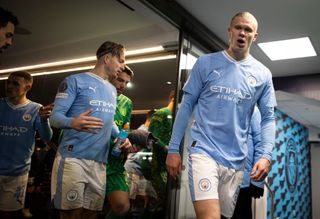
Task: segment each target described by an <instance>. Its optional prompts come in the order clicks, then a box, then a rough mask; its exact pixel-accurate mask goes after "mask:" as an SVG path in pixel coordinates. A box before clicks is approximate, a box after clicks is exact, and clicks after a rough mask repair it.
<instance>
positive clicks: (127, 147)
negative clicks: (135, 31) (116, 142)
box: [119, 138, 133, 153]
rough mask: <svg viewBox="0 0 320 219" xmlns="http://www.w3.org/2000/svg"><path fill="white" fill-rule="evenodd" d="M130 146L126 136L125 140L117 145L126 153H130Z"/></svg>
mask: <svg viewBox="0 0 320 219" xmlns="http://www.w3.org/2000/svg"><path fill="white" fill-rule="evenodd" d="M132 147H133V146H132V144H131V142H130V140H129V139H128V138H126V140H125V141H124V142H123V143H122V144H121V145H120V146H119V148H120V149H121V150H123V151H127V152H128V153H131V151H130V150H131V149H133V148H132Z"/></svg>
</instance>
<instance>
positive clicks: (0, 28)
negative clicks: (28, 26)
mask: <svg viewBox="0 0 320 219" xmlns="http://www.w3.org/2000/svg"><path fill="white" fill-rule="evenodd" d="M18 25H19V21H18V18H17V17H16V16H15V15H13V14H12V12H10V11H8V10H5V9H3V8H1V7H0V53H2V52H3V51H4V50H5V49H7V48H8V47H9V46H11V45H12V38H13V35H14V29H15V27H16V26H18Z"/></svg>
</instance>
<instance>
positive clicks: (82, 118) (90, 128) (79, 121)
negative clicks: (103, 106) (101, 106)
mask: <svg viewBox="0 0 320 219" xmlns="http://www.w3.org/2000/svg"><path fill="white" fill-rule="evenodd" d="M92 111H93V110H92V109H89V110H87V111H86V112H84V113H81V114H80V115H79V116H78V117H75V118H74V119H73V120H72V121H71V128H73V129H75V130H77V131H79V132H89V133H93V134H96V133H97V132H98V130H99V129H101V128H102V127H103V121H102V120H101V119H99V118H96V117H92V116H89V115H90V113H91V112H92Z"/></svg>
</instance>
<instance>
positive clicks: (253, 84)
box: [247, 75, 257, 87]
mask: <svg viewBox="0 0 320 219" xmlns="http://www.w3.org/2000/svg"><path fill="white" fill-rule="evenodd" d="M247 81H248V84H249V85H250V86H251V87H253V86H255V85H256V84H257V80H256V78H255V77H253V76H252V75H250V76H249V77H248V78H247Z"/></svg>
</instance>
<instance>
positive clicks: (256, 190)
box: [232, 107, 272, 219]
mask: <svg viewBox="0 0 320 219" xmlns="http://www.w3.org/2000/svg"><path fill="white" fill-rule="evenodd" d="M260 121H261V115H260V113H259V110H258V108H257V107H255V108H254V111H253V115H252V118H251V123H250V129H249V136H248V156H247V158H246V166H245V169H244V174H243V181H242V183H241V186H240V192H239V196H238V200H237V204H236V207H235V209H234V213H233V216H232V219H241V218H246V219H252V207H251V204H252V198H255V199H256V198H260V197H261V196H263V191H264V189H263V187H264V181H261V182H255V181H252V180H251V179H250V175H251V170H252V167H253V166H254V164H255V163H256V162H257V161H258V160H259V159H260V158H261V156H262V155H263V153H264V149H263V148H262V147H261V127H260ZM268 150H269V149H268ZM271 150H272V149H271Z"/></svg>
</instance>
